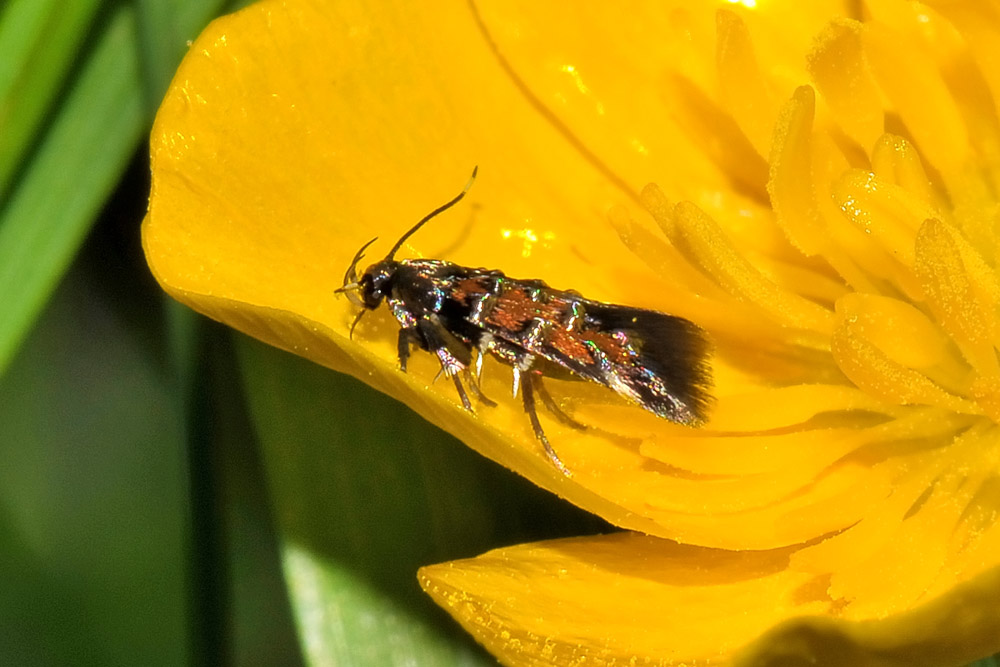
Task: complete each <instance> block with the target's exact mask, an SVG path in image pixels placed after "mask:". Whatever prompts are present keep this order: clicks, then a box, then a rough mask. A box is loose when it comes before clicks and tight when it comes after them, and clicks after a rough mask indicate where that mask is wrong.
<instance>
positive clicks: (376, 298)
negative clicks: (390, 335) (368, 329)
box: [358, 259, 399, 310]
mask: <svg viewBox="0 0 1000 667" xmlns="http://www.w3.org/2000/svg"><path fill="white" fill-rule="evenodd" d="M398 268H399V263H398V262H396V261H395V260H391V259H383V260H382V261H381V262H378V263H376V264H372V265H371V266H369V267H368V268H367V269H365V272H364V273H363V274H361V278H360V279H359V280H358V291H359V292H360V293H361V305H362V306H364V307H365V308H367V309H368V310H375V309H376V308H378V307H379V306H380V305H382V301H383V300H384V299H385V298H386V297H387V296H389V293H390V292H391V291H392V286H393V284H394V283H395V281H396V270H397V269H398Z"/></svg>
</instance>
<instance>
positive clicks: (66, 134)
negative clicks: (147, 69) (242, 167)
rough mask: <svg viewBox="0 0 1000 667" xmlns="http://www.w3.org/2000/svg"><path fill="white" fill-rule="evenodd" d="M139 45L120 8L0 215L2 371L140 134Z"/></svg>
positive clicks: (131, 21)
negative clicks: (137, 50)
mask: <svg viewBox="0 0 1000 667" xmlns="http://www.w3.org/2000/svg"><path fill="white" fill-rule="evenodd" d="M136 48H137V44H136V30H135V21H134V16H133V13H132V12H131V11H130V10H128V9H127V8H123V9H119V10H117V11H116V12H115V14H114V16H113V17H112V19H111V20H110V21H109V22H108V24H107V25H106V26H105V30H104V31H103V32H102V34H101V36H100V38H99V39H98V43H97V46H96V47H95V48H94V50H93V52H92V53H91V54H90V55H89V58H88V59H87V61H86V62H85V63H84V65H83V67H82V69H81V73H80V76H79V77H78V78H76V79H75V80H74V82H73V83H72V86H71V89H70V91H69V95H68V97H67V99H66V101H65V105H64V106H63V108H62V109H60V111H59V114H58V116H57V118H56V119H55V121H54V122H53V124H52V126H51V128H50V129H49V131H48V132H47V134H46V136H45V138H44V140H43V142H42V144H41V145H40V147H39V149H38V152H37V154H36V155H35V156H34V158H33V159H32V161H31V163H30V164H29V165H28V166H27V167H26V169H25V172H24V177H23V179H22V180H21V181H20V183H19V185H18V188H17V190H16V191H15V192H14V193H13V195H12V198H11V200H10V201H9V203H8V205H7V206H6V207H5V208H4V210H3V211H2V213H0V293H3V295H4V303H3V306H2V308H3V312H2V316H0V373H2V372H3V370H4V368H5V367H6V365H7V363H8V362H9V361H10V359H11V356H12V355H13V353H14V351H15V350H16V349H17V346H18V344H19V343H20V341H21V340H22V338H23V337H24V335H25V333H26V331H27V330H28V328H29V327H30V326H31V323H32V322H33V321H34V319H35V317H36V316H37V314H38V313H39V312H40V311H41V309H42V307H43V306H44V304H45V300H46V299H47V298H48V295H49V293H50V292H51V291H52V289H53V288H54V287H55V284H56V282H57V281H58V279H59V277H60V276H61V275H62V274H63V272H64V271H65V270H66V267H67V266H68V265H69V263H70V261H71V260H72V258H73V255H74V253H75V252H76V250H77V248H78V247H79V245H80V243H81V242H82V240H83V238H84V236H85V234H86V233H87V230H88V229H89V228H90V223H91V221H92V220H93V219H94V217H95V216H96V214H97V212H98V211H99V209H100V206H101V204H102V203H103V202H104V200H105V199H106V198H107V196H108V194H109V193H110V192H111V190H112V188H113V187H114V185H115V182H116V181H117V179H118V177H119V175H120V174H121V172H122V170H123V169H124V167H125V165H126V164H127V162H128V159H129V157H131V155H132V153H133V152H134V151H135V148H136V146H137V144H138V142H139V139H140V138H141V136H142V134H143V131H144V128H145V122H146V116H145V114H144V113H143V109H142V104H141V100H140V97H139V96H138V95H136V94H135V93H136V91H137V90H139V89H140V82H139V71H138V68H137V66H136V62H135V59H134V57H131V54H134V53H135V52H136ZM126 54H128V55H126Z"/></svg>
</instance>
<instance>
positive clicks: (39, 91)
mask: <svg viewBox="0 0 1000 667" xmlns="http://www.w3.org/2000/svg"><path fill="white" fill-rule="evenodd" d="M100 6H101V0H74V1H73V2H65V0H11V2H9V3H8V4H7V5H6V6H5V7H4V8H3V11H2V13H0V54H2V57H0V128H2V131H0V202H2V201H3V200H4V199H6V195H5V193H6V192H7V191H8V186H9V185H10V181H11V177H12V176H13V174H14V171H15V170H16V168H17V165H18V164H19V163H20V161H21V159H22V157H23V154H24V152H25V151H26V150H27V148H28V146H29V144H30V143H31V140H32V138H33V137H34V135H35V132H36V130H37V129H38V127H39V125H41V123H42V120H43V119H44V118H45V110H46V109H47V108H48V107H49V105H50V104H51V102H52V100H53V99H54V98H55V96H56V93H57V92H58V91H59V86H60V85H61V84H62V83H63V81H64V79H65V77H66V75H67V74H68V73H69V71H70V65H72V63H73V59H74V57H75V56H76V55H77V50H78V48H79V47H80V44H81V43H82V42H83V40H84V38H85V37H86V34H87V28H88V27H89V25H90V22H91V20H92V19H93V18H94V14H95V13H96V11H97V10H98V9H99V8H100Z"/></svg>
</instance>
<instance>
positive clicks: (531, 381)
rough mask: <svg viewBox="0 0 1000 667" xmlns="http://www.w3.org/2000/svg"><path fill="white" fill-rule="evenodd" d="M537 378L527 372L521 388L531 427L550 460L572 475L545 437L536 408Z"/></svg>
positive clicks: (565, 473)
mask: <svg viewBox="0 0 1000 667" xmlns="http://www.w3.org/2000/svg"><path fill="white" fill-rule="evenodd" d="M536 380H537V377H536V376H535V374H534V373H526V374H525V378H524V382H523V386H522V388H521V397H522V399H524V411H525V412H527V413H528V419H529V420H531V428H533V429H534V431H535V437H536V438H538V441H539V442H541V443H542V447H544V448H545V453H546V454H548V455H549V460H550V461H552V463H554V464H555V466H556V467H557V468H559V471H560V472H561V473H562V474H564V475H566V476H567V477H572V474H571V473H570V471H569V468H567V467H566V464H564V463H563V462H562V460H561V459H560V458H559V455H558V454H556V450H555V449H553V448H552V445H551V443H549V439H548V438H547V437H545V431H543V430H542V424H541V422H539V421H538V411H537V410H535V392H534V385H535V382H536ZM543 400H544V399H543ZM550 400H551V399H550Z"/></svg>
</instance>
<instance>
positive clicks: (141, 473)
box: [0, 253, 189, 666]
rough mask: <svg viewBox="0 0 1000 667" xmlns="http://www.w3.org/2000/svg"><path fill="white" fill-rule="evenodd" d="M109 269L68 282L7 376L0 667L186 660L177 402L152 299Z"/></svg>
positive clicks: (84, 271) (87, 271) (0, 431)
mask: <svg viewBox="0 0 1000 667" xmlns="http://www.w3.org/2000/svg"><path fill="white" fill-rule="evenodd" d="M119 261H120V260H119ZM107 264H108V262H107V255H106V254H104V253H99V254H96V261H91V262H88V263H86V265H85V266H84V265H78V266H77V267H76V268H75V269H74V270H73V271H71V272H70V274H69V275H68V276H67V280H66V281H64V282H63V284H62V285H61V287H60V289H59V290H58V291H57V293H56V296H55V298H54V299H52V301H51V302H50V304H49V306H48V308H46V310H45V312H44V313H43V315H42V317H41V318H40V319H39V321H38V324H37V326H36V327H34V328H33V330H32V332H31V336H30V337H29V338H28V340H27V343H26V344H25V345H24V346H23V347H22V348H21V351H20V353H19V354H18V355H17V356H16V358H15V359H14V361H13V363H12V364H11V365H10V368H9V371H8V372H7V374H6V375H5V376H4V377H3V378H0V460H2V461H3V464H2V465H0V573H2V574H0V579H2V589H3V595H0V627H2V628H3V640H2V641H0V664H4V665H22V666H25V665H26V666H30V665H95V666H96V665H153V664H156V665H171V664H175V665H180V664H183V663H184V662H185V661H186V659H187V655H188V638H187V628H186V621H185V618H186V609H185V605H186V602H187V595H188V592H187V585H186V584H187V581H186V571H185V570H186V567H185V560H184V554H185V551H186V541H185V529H186V524H187V517H188V514H189V508H188V504H187V503H188V501H187V497H186V495H185V492H186V486H185V484H184V479H185V473H186V459H185V453H184V437H183V436H184V426H183V415H182V414H181V412H180V410H179V409H178V406H179V405H180V403H181V402H180V401H179V400H177V397H176V393H175V389H174V385H173V383H172V381H170V380H169V378H167V377H166V374H165V373H164V372H163V369H162V350H161V349H160V348H159V347H158V346H157V345H155V344H151V341H150V338H149V335H148V332H149V330H150V327H149V324H150V323H149V322H148V320H149V319H150V318H151V316H152V317H153V318H155V314H156V310H155V309H150V308H149V304H150V300H149V299H150V297H152V296H153V293H152V292H151V291H147V292H145V293H142V294H141V295H140V294H139V293H137V292H136V290H135V285H134V284H133V283H131V282H129V281H128V280H127V279H123V278H127V277H128V274H123V273H119V272H114V273H109V272H108V271H107ZM150 290H151V288H150ZM144 299H145V300H144ZM152 303H155V300H154V301H152Z"/></svg>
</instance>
